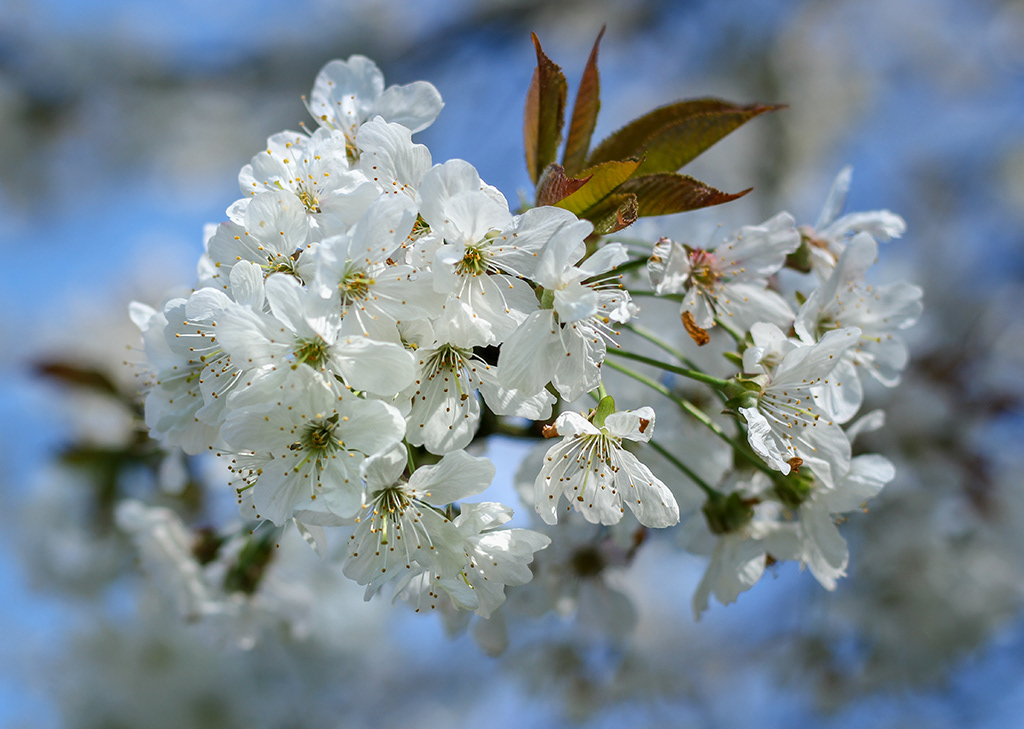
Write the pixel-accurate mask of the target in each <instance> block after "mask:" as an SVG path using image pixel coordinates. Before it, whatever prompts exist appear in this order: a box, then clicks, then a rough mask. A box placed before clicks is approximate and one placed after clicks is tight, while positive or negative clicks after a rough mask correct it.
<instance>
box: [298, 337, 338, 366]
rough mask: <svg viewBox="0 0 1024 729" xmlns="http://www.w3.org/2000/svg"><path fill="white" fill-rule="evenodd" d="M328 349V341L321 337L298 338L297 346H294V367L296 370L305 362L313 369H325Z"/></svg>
mask: <svg viewBox="0 0 1024 729" xmlns="http://www.w3.org/2000/svg"><path fill="white" fill-rule="evenodd" d="M328 350H329V346H328V344H327V342H325V341H324V340H323V339H321V338H320V337H313V338H309V339H304V338H299V339H296V340H295V346H294V347H293V348H292V356H293V358H294V362H292V369H293V370H294V369H295V368H296V367H298V366H299V365H300V364H303V363H305V364H308V365H309V366H310V367H312V368H313V369H323V367H324V365H325V364H327V353H328Z"/></svg>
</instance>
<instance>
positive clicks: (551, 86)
mask: <svg viewBox="0 0 1024 729" xmlns="http://www.w3.org/2000/svg"><path fill="white" fill-rule="evenodd" d="M530 35H531V37H532V38H533V45H534V48H536V50H537V68H536V69H535V70H534V72H533V80H532V81H531V82H530V89H529V91H527V93H526V109H525V113H524V115H523V145H524V146H525V147H526V169H527V170H528V171H529V173H530V179H531V180H533V182H534V184H536V183H537V180H538V179H539V178H540V174H541V172H542V171H543V170H544V168H545V167H547V166H548V165H549V164H551V163H552V162H554V161H555V156H556V155H557V154H558V145H559V144H560V143H561V141H562V126H563V125H564V123H565V101H566V97H567V96H568V93H569V92H568V86H567V84H566V82H565V76H564V75H563V74H562V69H561V68H559V67H558V66H557V65H556V64H555V63H554V62H553V61H552V60H551V59H550V58H548V57H547V56H546V55H544V51H543V50H541V47H540V40H538V39H537V34H536V33H531V34H530Z"/></svg>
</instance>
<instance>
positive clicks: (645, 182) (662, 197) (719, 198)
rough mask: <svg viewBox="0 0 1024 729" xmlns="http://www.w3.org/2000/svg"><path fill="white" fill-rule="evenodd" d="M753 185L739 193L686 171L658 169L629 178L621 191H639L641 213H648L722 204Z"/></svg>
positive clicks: (696, 208)
mask: <svg viewBox="0 0 1024 729" xmlns="http://www.w3.org/2000/svg"><path fill="white" fill-rule="evenodd" d="M642 166H643V165H641V167H642ZM753 189H754V188H752V187H749V188H747V189H746V190H743V191H742V192H737V193H728V192H722V191H721V190H716V189H715V188H713V187H711V186H710V185H707V184H705V183H703V182H701V181H700V180H695V179H694V178H692V177H688V176H687V175H680V174H677V173H674V172H659V173H656V174H653V175H640V176H637V177H633V178H631V179H629V180H626V182H624V183H623V184H622V186H621V187H620V188H619V189H618V192H629V193H632V194H634V195H636V198H637V202H638V203H639V204H640V217H649V216H651V215H670V214H672V213H682V212H685V211H687V210H699V209H700V208H707V207H711V206H712V205H721V204H722V203H726V202H729V201H730V200H735V199H736V198H740V197H743V196H744V195H746V194H747V193H748V192H750V191H751V190H753Z"/></svg>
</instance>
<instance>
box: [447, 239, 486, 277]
mask: <svg viewBox="0 0 1024 729" xmlns="http://www.w3.org/2000/svg"><path fill="white" fill-rule="evenodd" d="M488 246H489V243H488V242H487V241H486V240H484V241H481V242H480V243H474V244H473V245H469V246H466V254H465V255H464V256H463V257H462V260H461V261H459V262H458V263H457V264H456V265H455V273H457V274H459V275H460V276H479V275H480V274H483V273H487V260H488V258H489V256H488V255H487V248H488Z"/></svg>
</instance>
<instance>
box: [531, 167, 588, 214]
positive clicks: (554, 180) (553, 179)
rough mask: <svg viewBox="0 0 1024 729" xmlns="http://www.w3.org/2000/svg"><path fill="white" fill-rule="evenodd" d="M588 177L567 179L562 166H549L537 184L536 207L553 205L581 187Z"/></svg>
mask: <svg viewBox="0 0 1024 729" xmlns="http://www.w3.org/2000/svg"><path fill="white" fill-rule="evenodd" d="M589 180H590V178H589V177H567V176H566V174H565V170H564V169H562V165H556V164H551V165H548V166H547V167H546V168H544V173H543V174H542V175H541V176H540V181H539V182H537V205H538V207H539V206H541V205H555V204H557V203H558V202H559V201H561V200H563V199H565V198H567V197H569V196H570V195H572V194H573V193H574V192H576V191H577V190H579V189H580V188H581V187H583V186H584V185H585V184H587V182H588V181H589Z"/></svg>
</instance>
